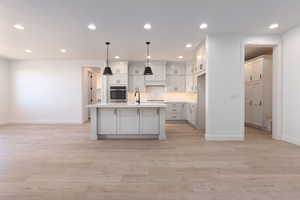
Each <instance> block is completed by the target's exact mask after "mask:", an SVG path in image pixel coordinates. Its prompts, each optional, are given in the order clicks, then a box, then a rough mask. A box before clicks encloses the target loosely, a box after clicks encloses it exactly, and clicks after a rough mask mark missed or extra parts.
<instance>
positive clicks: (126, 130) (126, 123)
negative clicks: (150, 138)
mask: <svg viewBox="0 0 300 200" xmlns="http://www.w3.org/2000/svg"><path fill="white" fill-rule="evenodd" d="M138 112H139V110H138V109H118V113H117V114H118V115H117V117H118V120H117V127H118V134H139V113H138Z"/></svg>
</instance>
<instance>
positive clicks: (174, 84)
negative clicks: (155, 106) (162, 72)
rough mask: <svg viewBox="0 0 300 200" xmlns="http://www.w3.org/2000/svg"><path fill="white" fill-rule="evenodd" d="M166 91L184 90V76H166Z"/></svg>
mask: <svg viewBox="0 0 300 200" xmlns="http://www.w3.org/2000/svg"><path fill="white" fill-rule="evenodd" d="M167 92H185V76H167Z"/></svg>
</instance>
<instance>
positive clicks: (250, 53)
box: [245, 45, 273, 60]
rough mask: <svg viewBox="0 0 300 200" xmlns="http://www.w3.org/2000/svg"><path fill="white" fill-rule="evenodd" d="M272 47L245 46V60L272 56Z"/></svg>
mask: <svg viewBox="0 0 300 200" xmlns="http://www.w3.org/2000/svg"><path fill="white" fill-rule="evenodd" d="M272 53H273V47H268V46H252V45H251V46H246V48H245V60H250V59H252V58H256V57H258V56H261V55H272Z"/></svg>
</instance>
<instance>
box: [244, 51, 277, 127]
mask: <svg viewBox="0 0 300 200" xmlns="http://www.w3.org/2000/svg"><path fill="white" fill-rule="evenodd" d="M271 118H272V57H271V56H260V57H258V58H255V59H252V60H249V61H247V62H246V64H245V121H246V123H247V124H250V125H255V126H258V127H261V128H268V127H269V124H268V123H269V122H270V120H271Z"/></svg>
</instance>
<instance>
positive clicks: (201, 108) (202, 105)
mask: <svg viewBox="0 0 300 200" xmlns="http://www.w3.org/2000/svg"><path fill="white" fill-rule="evenodd" d="M205 84H206V75H205V74H204V75H202V76H199V77H198V84H197V87H198V103H197V110H198V111H197V114H196V117H197V127H198V128H200V129H205V121H206V119H205V113H206V89H205Z"/></svg>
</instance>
